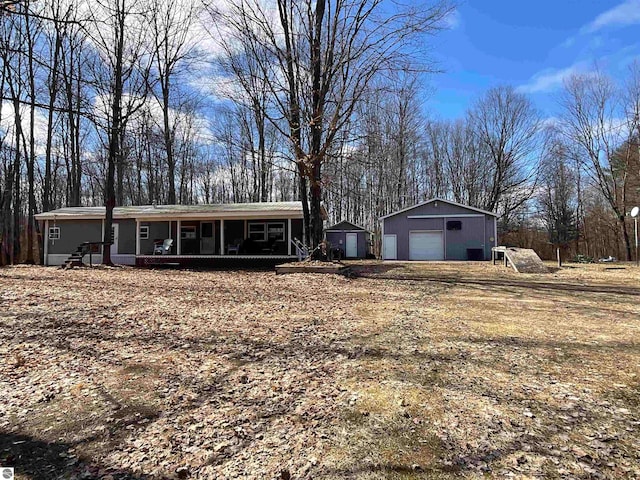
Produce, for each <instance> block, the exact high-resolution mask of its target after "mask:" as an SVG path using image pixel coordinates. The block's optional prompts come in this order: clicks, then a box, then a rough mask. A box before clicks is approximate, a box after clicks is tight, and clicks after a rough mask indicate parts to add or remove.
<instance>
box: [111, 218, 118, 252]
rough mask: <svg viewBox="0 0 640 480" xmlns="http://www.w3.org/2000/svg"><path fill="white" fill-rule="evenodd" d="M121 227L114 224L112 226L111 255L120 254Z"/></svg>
mask: <svg viewBox="0 0 640 480" xmlns="http://www.w3.org/2000/svg"><path fill="white" fill-rule="evenodd" d="M119 230H120V225H118V224H117V223H114V224H112V225H111V255H117V254H118V233H119Z"/></svg>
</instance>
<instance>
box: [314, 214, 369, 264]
mask: <svg viewBox="0 0 640 480" xmlns="http://www.w3.org/2000/svg"><path fill="white" fill-rule="evenodd" d="M325 237H326V239H327V240H328V241H329V243H330V244H331V248H332V249H336V248H339V249H340V250H341V251H342V257H343V258H367V255H368V254H369V252H370V245H371V233H370V232H369V231H368V230H365V229H364V228H362V227H360V226H358V225H356V224H354V223H351V222H347V221H342V222H340V223H337V224H335V225H333V226H332V227H329V228H327V229H326V230H325Z"/></svg>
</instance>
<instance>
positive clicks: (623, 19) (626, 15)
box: [581, 0, 640, 33]
mask: <svg viewBox="0 0 640 480" xmlns="http://www.w3.org/2000/svg"><path fill="white" fill-rule="evenodd" d="M639 23H640V0H625V1H624V2H622V3H621V4H619V5H617V6H615V7H613V8H611V9H609V10H607V11H606V12H603V13H601V14H600V15H598V16H597V17H596V18H595V20H593V21H592V22H591V23H589V24H588V25H585V26H584V27H583V28H582V29H581V33H593V32H597V31H598V30H601V29H603V28H607V27H614V26H620V27H621V26H628V25H636V24H639Z"/></svg>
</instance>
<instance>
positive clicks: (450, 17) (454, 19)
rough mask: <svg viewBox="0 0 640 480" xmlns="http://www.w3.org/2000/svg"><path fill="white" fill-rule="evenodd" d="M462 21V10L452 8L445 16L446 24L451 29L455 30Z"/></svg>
mask: <svg viewBox="0 0 640 480" xmlns="http://www.w3.org/2000/svg"><path fill="white" fill-rule="evenodd" d="M461 23H462V17H461V16H460V12H459V11H458V10H457V9H455V10H451V12H449V13H448V14H447V16H446V17H444V25H445V27H446V28H448V29H450V30H455V29H456V28H458V27H459V26H460V24H461Z"/></svg>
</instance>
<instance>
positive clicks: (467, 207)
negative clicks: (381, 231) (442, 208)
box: [380, 197, 499, 220]
mask: <svg viewBox="0 0 640 480" xmlns="http://www.w3.org/2000/svg"><path fill="white" fill-rule="evenodd" d="M433 202H442V203H448V204H449V205H455V206H456V207H461V208H466V209H467V210H471V211H473V212H478V213H484V214H485V215H491V216H492V217H498V216H499V215H497V214H495V213H493V212H488V211H487V210H482V209H480V208H476V207H470V206H469V205H463V204H461V203H457V202H452V201H451V200H445V199H444V198H438V197H436V198H431V199H429V200H426V201H424V202H420V203H418V204H416V205H412V206H410V207H407V208H403V209H402V210H398V211H397V212H393V213H389V214H387V215H384V216H383V217H380V220H384V219H385V218H389V217H393V216H395V215H398V214H400V213H404V212H408V211H409V210H413V209H414V208H418V207H422V206H423V205H427V204H429V203H433ZM452 216H453V215H452Z"/></svg>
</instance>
